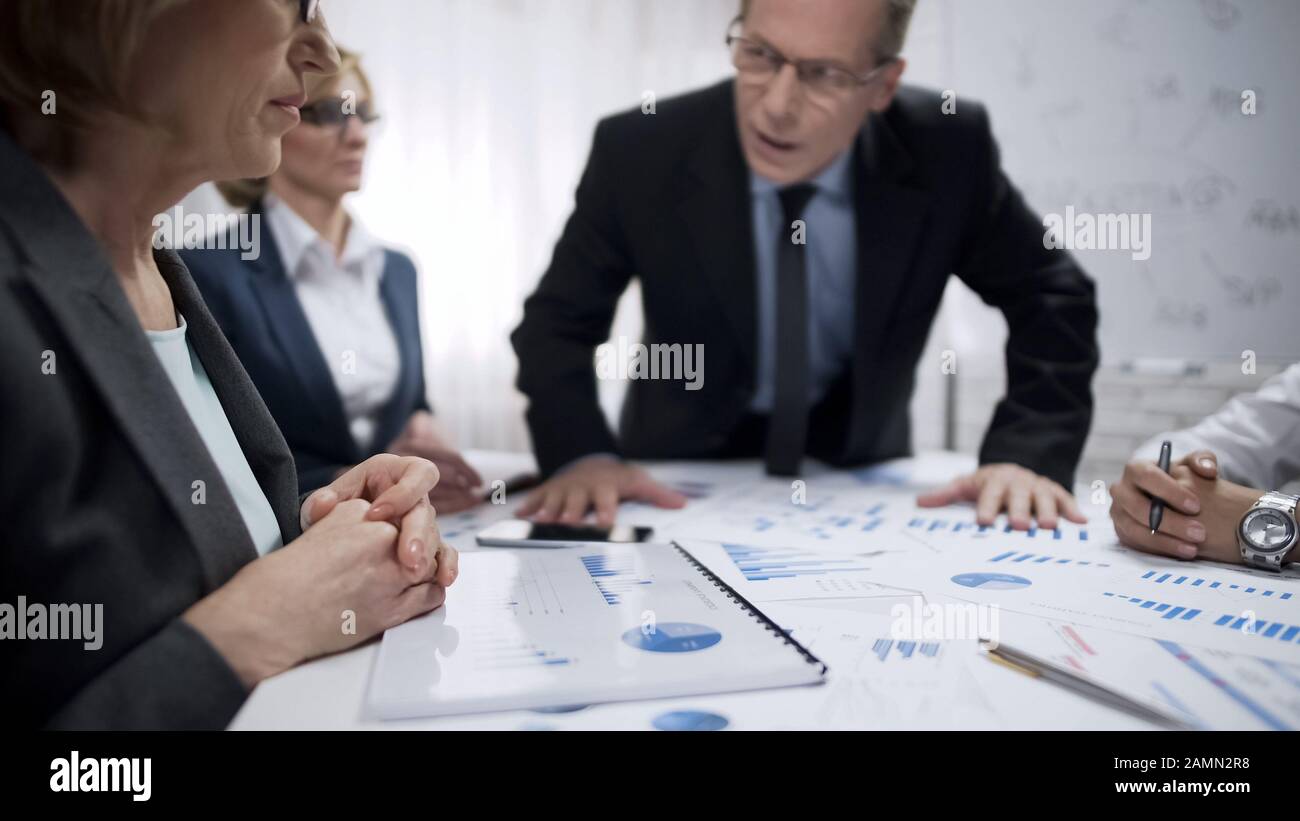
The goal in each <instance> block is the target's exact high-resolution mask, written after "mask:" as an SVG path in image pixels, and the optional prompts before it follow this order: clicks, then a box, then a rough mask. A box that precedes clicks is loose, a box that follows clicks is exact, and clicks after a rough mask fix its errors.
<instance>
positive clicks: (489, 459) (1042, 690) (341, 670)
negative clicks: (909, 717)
mask: <svg viewBox="0 0 1300 821" xmlns="http://www.w3.org/2000/svg"><path fill="white" fill-rule="evenodd" d="M466 457H467V459H468V460H469V461H470V462H471V463H472V464H473V465H474V466H475V467H476V469H478V470H479V472H480V473H481V474H482V475H483V477H484V479H485V481H487V482H488V483H491V482H492V481H493V480H495V479H502V480H508V479H510V478H512V477H515V476H517V475H519V474H521V473H526V472H529V471H531V470H532V469H533V467H534V462H533V460H532V457H531V456H528V455H523V454H508V453H497V452H487V451H476V452H475V451H471V452H469V453H467V454H466ZM973 465H974V460H973V459H971V458H969V457H964V456H960V455H956V454H951V453H927V454H922V455H919V456H917V457H916V458H913V459H908V460H898V461H896V462H891V463H887V464H886V465H883V466H881V468H880V469H881V470H882V471H885V472H887V473H888V474H889V475H890V477H891V481H892V482H893V483H894V484H897V483H898V479H897V477H899V476H903V477H906V481H907V483H908V487H909V489H910V488H911V487H913V486H914V487H915V489H917V490H920V489H923V488H925V487H929V486H934V485H937V484H940V483H941V482H943V481H945V480H946V479H948V478H951V477H952V476H954V475H958V474H959V473H961V472H963V471H966V470H969V469H971V468H972V467H973ZM647 467H648V468H649V469H650V471H651V473H652V474H655V475H658V476H661V477H676V478H681V477H683V476H688V477H689V476H691V475H692V471H693V470H698V471H700V472H701V473H704V472H707V473H708V475H709V476H710V477H711V478H712V479H714V480H718V479H719V478H720V477H721V480H722V481H724V482H725V481H726V477H727V476H734V477H735V478H736V479H737V480H738V481H744V480H751V479H754V478H755V477H757V476H759V475H760V473H761V466H760V464H759V463H758V462H734V463H721V464H720V463H700V464H695V465H692V464H686V463H675V464H671V463H669V464H662V465H654V464H651V465H647ZM829 472H830V471H829V470H828V469H826V468H823V467H820V466H818V465H812V466H810V467H809V468H808V469H807V475H808V478H810V479H812V478H815V477H816V476H817V475H818V474H819V473H820V474H823V475H825V474H827V473H829ZM523 498H524V494H519V495H518V497H517V498H512V499H508V500H507V504H504V505H490V504H485V505H480V506H479V507H478V508H477V509H475V510H473V511H470V512H468V513H465V514H460V515H458V516H452V517H447V518H446V519H444V520H443V522H442V529H443V533H444V537H445V539H446V540H447V542H448V543H449V544H451V545H452V546H454V547H456V548H457V549H458V550H460V551H463V552H470V551H474V550H476V549H477V546H476V545H475V543H474V534H475V533H476V532H477V531H478V530H481V529H482V528H483V527H484V526H486V525H487V524H489V523H491V522H493V521H497V520H500V519H502V518H507V517H510V516H512V515H513V511H514V509H515V508H516V507H517V506H518V505H519V504H520V503H521V502H522V501H523ZM1080 499H1081V501H1086V499H1085V498H1084V497H1082V496H1081V497H1080ZM687 510H689V506H688V508H687ZM1085 510H1086V512H1087V513H1088V515H1089V516H1090V517H1096V516H1102V517H1105V515H1106V512H1105V510H1104V509H1098V508H1087V507H1085ZM683 513H685V511H683ZM620 515H621V520H622V521H626V522H627V523H629V524H650V525H652V526H660V525H661V524H662V523H664V522H666V521H668V520H670V518H671V517H672V516H675V515H682V514H681V513H675V512H667V511H650V510H647V509H645V508H633V509H632V510H630V511H627V510H625V511H623V512H621V514H620ZM869 608H870V605H869V604H866V603H863V606H862V607H853V608H852V609H860V610H864V611H867V612H870V611H869ZM378 648H379V640H378V639H376V640H372V641H369V642H367V643H365V644H364V645H362V646H360V647H357V648H354V649H352V650H349V651H347V652H344V653H339V654H337V655H334V656H330V657H327V658H323V659H318V660H315V661H312V662H309V663H307V664H304V665H301V666H299V667H297V668H295V669H293V670H290V671H288V672H286V673H283V674H281V675H279V676H276V677H274V678H272V679H268V680H267V681H264V682H262V683H261V684H260V685H259V686H258V687H257V688H256V690H254V692H253V693H252V695H251V696H250V698H249V699H248V701H247V702H246V703H245V704H244V706H243V708H242V709H241V710H240V712H239V713H238V714H237V715H236V716H235V719H234V721H233V722H232V723H231V725H230V728H229V729H232V730H475V729H484V730H519V729H596V730H622V729H650V726H649V723H648V720H647V715H649V714H651V713H660V712H662V711H664V710H667V709H692V708H710V709H727V710H728V712H732V713H739V714H748V715H751V716H752V715H761V714H763V713H765V712H768V711H769V710H770V711H773V712H775V711H788V710H789V708H790V706H791V704H792V702H791V700H792V699H794V700H798V699H809V700H819V699H824V698H825V696H824V695H823V694H820V693H819V692H818V691H819V690H821V689H822V688H823V687H826V686H827V685H821V686H817V687H804V688H785V689H781V690H767V691H757V692H753V693H744V694H734V695H722V696H709V697H705V698H694V699H673V700H663V701H656V702H639V703H637V702H632V703H623V704H607V705H593V706H589V707H583V708H580V709H579V710H577V711H576V712H566V711H549V712H548V711H519V712H508V713H493V714H483V715H474V716H457V717H446V718H438V719H413V720H401V721H384V720H380V719H376V718H373V717H369V716H368V715H367V714H366V709H365V695H366V690H367V687H368V686H369V681H370V676H371V674H372V671H373V669H374V665H375V659H376V657H377V654H378ZM972 667H974V668H975V669H974V670H973V671H972V672H974V673H975V674H976V675H975V679H976V681H977V682H978V685H979V688H980V689H981V690H982V691H983V693H984V694H985V696H988V695H989V694H993V698H991V699H987V698H986V701H994V702H996V703H997V705H996V706H997V709H994V710H992V711H991V712H992V714H994V715H996V717H997V722H996V725H994V726H993V727H992V728H997V729H1074V730H1104V729H1115V730H1129V729H1132V730H1148V729H1153V726H1152V725H1150V724H1148V723H1146V722H1143V721H1141V720H1139V719H1136V718H1133V717H1130V716H1128V715H1125V714H1124V713H1121V712H1118V711H1116V710H1114V709H1111V708H1108V707H1104V706H1101V705H1098V704H1095V703H1093V702H1090V701H1088V700H1086V699H1083V698H1080V697H1078V696H1076V695H1073V694H1071V693H1069V692H1066V691H1064V690H1062V689H1060V688H1058V687H1056V686H1055V685H1051V684H1048V683H1045V682H1041V681H1036V680H1034V679H1031V678H1029V677H1027V676H1025V675H1023V674H1020V673H1017V672H1014V671H1012V670H1009V669H1006V668H1004V667H1002V666H1000V665H998V664H995V663H993V662H991V661H989V662H986V663H976V664H973V665H972ZM831 675H832V677H833V676H834V669H833V668H832V670H831ZM733 726H734V727H735V728H737V729H745V728H746V727H747V724H746V723H745V722H744V721H737V722H735V723H734V725H733ZM758 726H759V727H763V726H766V724H765V723H760V724H759V725H758ZM778 726H781V727H785V728H789V729H799V728H800V725H798V724H791V725H787V724H780V725H778ZM922 727H923V728H925V729H948V728H952V729H988V728H990V727H989V725H988V724H986V723H979V724H976V725H971V726H962V725H961V724H958V725H955V726H950V725H948V724H944V723H936V724H930V725H925V724H924V723H923V724H922ZM813 728H814V727H813V726H809V727H808V729H813ZM816 728H817V729H826V728H827V727H826V725H825V724H824V723H823V724H819V725H817V726H816ZM832 728H833V727H832Z"/></svg>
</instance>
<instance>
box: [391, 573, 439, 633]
mask: <svg viewBox="0 0 1300 821" xmlns="http://www.w3.org/2000/svg"><path fill="white" fill-rule="evenodd" d="M446 600H447V591H446V590H445V589H444V588H443V587H442V585H439V584H434V583H432V582H425V583H423V584H417V585H412V586H411V587H408V588H406V589H405V590H403V591H402V592H401V593H400V594H399V595H398V597H397V601H396V602H395V603H394V605H393V612H392V618H390V619H389V622H390V623H389V624H388V625H387V626H388V627H396V626H397V625H399V624H402V623H404V622H407V621H410V620H411V619H413V618H415V617H416V616H423V615H424V614H425V613H428V612H429V611H430V610H437V609H438V608H439V607H442V604H443V602H445V601H446Z"/></svg>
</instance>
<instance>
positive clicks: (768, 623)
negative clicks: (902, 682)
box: [672, 542, 829, 675]
mask: <svg viewBox="0 0 1300 821" xmlns="http://www.w3.org/2000/svg"><path fill="white" fill-rule="evenodd" d="M672 546H673V547H674V548H676V549H677V552H678V553H680V554H682V558H684V559H686V561H688V562H690V563H691V564H692V565H693V566H694V567H695V569H696V570H698V571H700V573H701V574H702V575H703V576H704V577H705V578H707V579H708V580H709V581H710V582H711V583H712V584H713V586H714V587H716V588H718V589H719V590H721V591H722V592H723V593H725V594H726V596H727V598H729V599H731V600H732V601H733V602H735V603H736V604H737V605H739V606H740V609H742V610H744V611H745V613H747V614H748V615H749V617H750V618H752V619H753V620H754V621H756V622H758V623H759V624H760V625H762V626H763V628H764V629H766V630H767V631H768V632H770V633H772V634H774V635H776V636H777V637H778V638H780V639H781V640H782V641H783V642H785V643H786V644H788V645H790V646H791V647H793V648H794V649H795V650H797V651H798V652H799V655H801V656H803V658H804V661H806V662H808V663H809V664H816V665H817V666H818V667H820V668H821V674H822V675H826V671H827V670H828V669H829V668H828V667H827V666H826V664H825V662H823V661H822V660H821V659H819V658H817V657H816V656H814V655H813V654H812V653H811V652H809V650H808V648H807V647H804V646H803V645H802V644H800V643H799V642H797V641H795V640H794V638H792V637H791V636H790V634H789V633H787V632H786V631H784V630H782V629H781V625H779V624H777V623H776V622H774V621H772V620H771V619H769V618H768V617H767V616H766V615H764V614H763V611H761V610H759V609H758V608H757V607H755V606H754V605H752V604H750V603H749V600H748V599H746V598H745V597H744V596H742V595H740V593H739V592H738V591H737V590H736V589H735V588H734V587H732V586H731V585H729V584H727V583H726V582H725V581H723V580H722V579H721V578H720V577H719V576H718V575H717V574H716V573H714V572H713V571H712V570H710V569H709V568H707V567H705V566H704V565H703V564H702V563H701V562H700V560H699V559H697V558H695V557H694V556H692V555H691V553H690V551H689V550H687V549H686V548H684V547H682V546H681V545H680V544H678V543H677V542H673V543H672Z"/></svg>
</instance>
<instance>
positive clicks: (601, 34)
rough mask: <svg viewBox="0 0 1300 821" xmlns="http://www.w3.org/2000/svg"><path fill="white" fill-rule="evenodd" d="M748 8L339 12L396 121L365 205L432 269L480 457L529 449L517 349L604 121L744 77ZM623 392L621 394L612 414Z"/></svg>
mask: <svg viewBox="0 0 1300 821" xmlns="http://www.w3.org/2000/svg"><path fill="white" fill-rule="evenodd" d="M736 6H737V3H736V0H435V1H433V2H431V1H430V0H370V1H369V2H360V0H349V1H347V2H344V1H343V0H335V1H334V2H327V3H326V4H325V5H324V8H325V13H326V17H327V19H328V20H329V24H330V27H331V29H332V30H333V32H334V35H335V38H336V39H337V40H338V42H339V43H340V44H342V45H345V46H347V47H348V48H350V49H353V50H356V51H359V52H361V54H362V59H363V61H364V66H365V68H366V70H367V71H368V72H369V74H370V75H371V79H372V81H373V83H374V85H375V90H376V97H377V100H378V102H379V105H380V109H381V112H382V114H383V117H384V120H383V125H382V127H381V128H380V129H379V130H378V132H377V134H376V137H375V139H374V142H373V146H372V150H371V156H370V166H369V171H368V174H367V179H366V185H365V188H364V190H363V191H361V192H360V193H359V194H358V195H356V197H355V198H354V201H353V203H352V207H354V208H355V209H356V210H357V212H358V213H359V214H360V215H361V217H362V218H363V219H364V220H365V221H366V223H367V225H369V226H370V228H371V230H373V231H374V232H375V233H376V234H377V235H378V236H380V237H382V238H384V239H385V240H386V241H389V242H391V243H393V244H394V245H396V246H398V247H401V248H404V249H406V250H407V251H409V252H410V253H411V255H412V256H413V257H414V259H415V260H416V262H417V264H418V266H419V268H420V271H421V274H422V277H421V281H422V288H423V294H422V308H423V310H422V317H423V321H424V344H425V354H426V362H427V367H428V380H429V386H430V393H431V395H432V396H431V398H432V401H433V403H434V406H435V407H436V408H437V410H438V412H439V415H440V416H441V417H442V419H443V421H444V424H445V425H446V426H447V427H448V429H449V430H450V431H451V433H452V434H453V436H455V438H456V439H457V441H458V443H459V444H460V445H461V446H462V447H479V448H497V449H510V450H523V449H526V448H527V446H528V439H527V435H526V432H525V428H524V425H523V409H524V402H523V399H522V397H521V396H520V395H519V394H518V393H517V391H515V389H514V378H515V371H516V362H515V357H514V353H513V351H512V350H511V348H510V344H509V339H508V336H509V333H510V331H511V330H512V329H513V328H514V327H515V325H516V324H517V323H518V321H519V319H520V317H521V315H522V305H523V301H524V299H525V298H526V297H527V296H528V294H529V293H531V292H532V290H533V288H534V287H535V286H536V284H537V280H538V278H539V277H540V276H541V274H542V272H543V271H544V270H545V268H546V266H547V264H548V263H549V260H550V254H551V251H552V249H553V247H554V244H555V240H556V239H557V238H558V236H559V233H560V230H561V228H562V227H563V224H564V220H565V219H566V218H567V216H568V213H569V211H570V209H571V208H572V204H573V191H574V189H575V187H576V185H577V181H578V178H579V176H580V174H581V172H582V168H583V166H584V164H585V162H586V158H587V152H588V150H589V148H590V145H591V135H592V132H593V129H594V128H595V124H596V122H597V121H598V120H599V119H600V118H601V117H603V116H606V115H608V114H611V113H614V112H616V111H621V110H625V109H628V108H632V107H636V106H639V105H641V101H642V97H643V94H644V93H645V92H646V91H652V92H654V93H655V94H656V95H658V96H660V97H662V96H666V95H670V94H674V93H678V92H680V91H683V90H686V89H690V88H693V87H697V86H700V85H703V84H705V83H708V82H712V81H714V80H717V79H719V78H721V77H724V76H726V73H727V70H728V68H729V66H728V63H727V54H726V49H725V47H724V45H723V35H724V34H725V30H726V25H727V22H728V21H729V19H730V18H731V17H732V16H733V15H734V14H735V11H736ZM631 296H632V297H633V299H634V298H635V294H633V295H631ZM629 308H631V309H632V310H629ZM636 308H637V306H636V305H634V304H630V303H629V302H625V305H624V310H623V311H622V312H621V315H620V322H619V328H618V329H617V331H616V332H617V333H626V334H629V335H631V336H636V335H638V334H639V316H637V313H638V311H637V310H635V309H636ZM618 387H619V386H617V385H610V386H608V388H609V389H610V390H607V394H608V395H607V396H606V397H605V398H606V401H607V404H608V405H611V406H612V405H613V404H615V403H616V402H617V400H618V398H619V397H618V395H617V394H618V393H619V391H618Z"/></svg>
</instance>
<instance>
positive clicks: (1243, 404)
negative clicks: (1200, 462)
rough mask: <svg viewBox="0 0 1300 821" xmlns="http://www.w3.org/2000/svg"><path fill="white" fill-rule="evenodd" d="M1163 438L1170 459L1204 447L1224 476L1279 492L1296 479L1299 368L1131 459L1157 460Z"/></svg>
mask: <svg viewBox="0 0 1300 821" xmlns="http://www.w3.org/2000/svg"><path fill="white" fill-rule="evenodd" d="M1165 439H1168V440H1170V441H1171V442H1172V443H1173V446H1174V447H1173V456H1174V459H1181V458H1182V457H1183V456H1186V455H1187V454H1188V453H1190V452H1191V451H1194V450H1200V449H1202V448H1205V449H1209V450H1212V451H1214V453H1215V455H1216V456H1217V457H1218V459H1219V470H1220V471H1221V472H1222V474H1223V477H1224V478H1225V479H1228V480H1229V481H1233V482H1237V483H1238V484H1244V485H1247V486H1249V487H1253V488H1256V489H1259V490H1278V489H1281V488H1283V487H1286V486H1287V485H1288V484H1290V483H1293V482H1295V481H1296V480H1297V479H1300V363H1297V364H1295V365H1292V366H1291V367H1289V368H1287V369H1286V370H1285V371H1283V372H1282V373H1280V374H1278V375H1277V376H1274V377H1272V378H1271V379H1269V380H1268V381H1267V382H1265V383H1264V384H1263V385H1262V386H1260V389H1259V390H1257V391H1255V392H1254V393H1243V394H1240V395H1238V396H1235V397H1233V398H1232V399H1230V400H1228V404H1226V405H1224V406H1223V407H1222V408H1220V409H1219V410H1218V411H1216V412H1215V413H1213V414H1211V415H1210V416H1207V417H1205V418H1204V419H1202V420H1201V421H1200V422H1198V423H1197V424H1196V425H1195V426H1193V427H1191V428H1188V429H1187V430H1180V431H1174V432H1172V433H1163V434H1161V435H1159V436H1157V437H1155V438H1153V439H1151V440H1150V441H1148V442H1147V443H1146V444H1145V445H1143V446H1142V447H1141V448H1140V449H1139V450H1138V452H1137V454H1136V457H1135V458H1138V459H1145V460H1151V461H1155V460H1156V459H1157V458H1159V455H1160V443H1161V441H1163V440H1165ZM1292 492H1294V491H1292Z"/></svg>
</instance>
